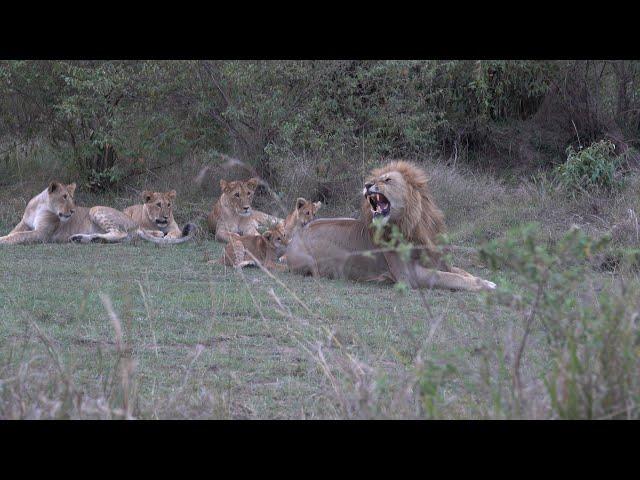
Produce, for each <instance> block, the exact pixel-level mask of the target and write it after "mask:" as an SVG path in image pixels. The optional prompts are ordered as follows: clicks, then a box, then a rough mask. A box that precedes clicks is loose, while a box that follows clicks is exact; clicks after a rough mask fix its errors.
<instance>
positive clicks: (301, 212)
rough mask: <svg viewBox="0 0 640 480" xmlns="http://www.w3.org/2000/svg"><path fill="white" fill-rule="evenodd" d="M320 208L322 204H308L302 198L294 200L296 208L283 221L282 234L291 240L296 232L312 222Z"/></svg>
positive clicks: (308, 202)
mask: <svg viewBox="0 0 640 480" xmlns="http://www.w3.org/2000/svg"><path fill="white" fill-rule="evenodd" d="M320 207H322V202H310V201H308V200H305V199H304V198H302V197H299V198H298V199H297V200H296V206H295V208H294V209H293V212H291V213H290V214H289V215H287V218H286V219H285V220H284V232H285V235H286V237H287V239H289V240H291V239H292V238H293V236H294V235H295V234H296V232H297V231H298V230H299V229H301V228H302V227H304V226H305V225H306V224H307V223H309V222H310V221H311V220H313V219H314V218H315V217H316V214H317V213H318V210H320Z"/></svg>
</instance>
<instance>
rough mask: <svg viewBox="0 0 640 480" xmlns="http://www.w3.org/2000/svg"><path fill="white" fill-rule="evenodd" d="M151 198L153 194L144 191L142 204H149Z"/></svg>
mask: <svg viewBox="0 0 640 480" xmlns="http://www.w3.org/2000/svg"><path fill="white" fill-rule="evenodd" d="M152 198H153V192H150V191H149V190H145V191H144V192H142V199H143V200H144V203H149V202H150V201H151V199H152Z"/></svg>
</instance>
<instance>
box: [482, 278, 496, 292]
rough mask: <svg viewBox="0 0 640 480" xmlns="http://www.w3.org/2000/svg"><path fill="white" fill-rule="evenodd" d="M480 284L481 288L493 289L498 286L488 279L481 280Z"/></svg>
mask: <svg viewBox="0 0 640 480" xmlns="http://www.w3.org/2000/svg"><path fill="white" fill-rule="evenodd" d="M481 285H482V289H483V290H495V289H496V288H497V287H498V286H497V285H496V284H495V283H493V282H490V281H489V280H482V282H481Z"/></svg>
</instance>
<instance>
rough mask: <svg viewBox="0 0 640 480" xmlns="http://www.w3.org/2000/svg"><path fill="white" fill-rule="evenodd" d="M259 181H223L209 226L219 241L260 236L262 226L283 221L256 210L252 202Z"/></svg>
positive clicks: (254, 179)
mask: <svg viewBox="0 0 640 480" xmlns="http://www.w3.org/2000/svg"><path fill="white" fill-rule="evenodd" d="M258 183H259V181H258V179H257V178H251V179H249V180H236V181H232V182H227V181H226V180H220V188H221V189H222V195H220V198H219V199H218V201H217V202H216V203H215V204H214V206H213V208H212V210H211V212H210V213H209V216H208V217H207V225H208V226H209V230H210V231H211V232H212V233H215V238H216V240H217V241H219V242H228V241H229V240H230V238H231V235H230V234H231V233H235V234H238V235H258V234H259V232H258V227H259V226H260V225H266V224H267V223H276V222H280V221H282V219H280V218H277V217H273V216H271V215H268V214H266V213H262V212H259V211H257V210H253V208H251V203H252V201H253V195H254V193H255V191H256V188H257V187H258Z"/></svg>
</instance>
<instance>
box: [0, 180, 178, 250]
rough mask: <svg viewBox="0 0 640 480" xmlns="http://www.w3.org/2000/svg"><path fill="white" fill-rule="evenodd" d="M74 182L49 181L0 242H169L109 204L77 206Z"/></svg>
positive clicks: (15, 243)
mask: <svg viewBox="0 0 640 480" xmlns="http://www.w3.org/2000/svg"><path fill="white" fill-rule="evenodd" d="M75 189H76V184H75V183H72V184H70V185H64V184H62V183H60V182H55V181H54V182H51V183H50V184H49V187H47V189H45V190H44V191H42V192H40V193H39V194H38V195H36V196H35V197H33V198H32V199H31V200H30V201H29V203H28V204H27V208H26V209H25V211H24V214H23V215H22V220H21V221H20V223H18V225H16V227H15V228H14V229H13V230H12V231H11V232H10V233H9V234H8V235H5V236H3V237H0V244H13V245H25V244H32V243H65V242H69V241H75V242H80V243H88V242H92V241H100V242H107V243H117V242H122V241H125V240H129V239H131V238H134V237H141V238H143V239H145V240H148V241H151V242H154V243H172V241H168V240H165V239H158V238H154V237H150V236H149V235H147V234H146V232H145V231H144V230H142V229H140V228H139V227H138V225H137V224H136V222H134V221H133V220H132V219H131V218H130V217H128V216H127V215H125V214H124V213H122V212H120V211H119V210H116V209H114V208H110V207H102V206H96V207H91V208H87V207H78V206H76V205H75V203H74V201H73V194H74V193H75Z"/></svg>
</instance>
